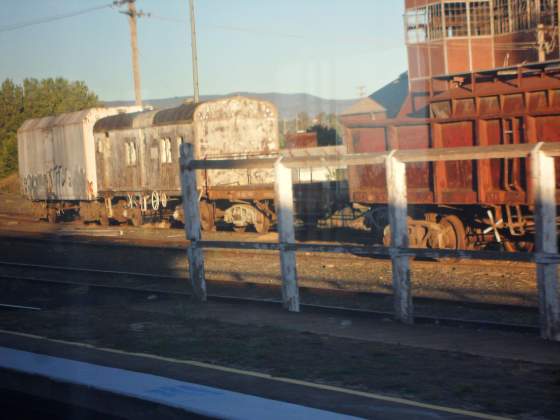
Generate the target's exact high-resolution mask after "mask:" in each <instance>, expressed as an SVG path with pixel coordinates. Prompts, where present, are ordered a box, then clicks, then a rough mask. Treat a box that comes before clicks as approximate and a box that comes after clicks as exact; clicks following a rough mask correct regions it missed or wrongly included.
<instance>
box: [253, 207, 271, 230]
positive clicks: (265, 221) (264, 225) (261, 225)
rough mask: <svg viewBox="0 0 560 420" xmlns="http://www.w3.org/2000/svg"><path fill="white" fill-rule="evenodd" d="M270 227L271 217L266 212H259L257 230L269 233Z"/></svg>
mask: <svg viewBox="0 0 560 420" xmlns="http://www.w3.org/2000/svg"><path fill="white" fill-rule="evenodd" d="M269 229H270V219H269V218H268V217H266V215H265V214H264V213H261V212H259V213H258V215H257V221H256V223H255V230H256V231H257V233H261V234H265V233H268V231H269Z"/></svg>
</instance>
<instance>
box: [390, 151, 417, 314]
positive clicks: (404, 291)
mask: <svg viewBox="0 0 560 420" xmlns="http://www.w3.org/2000/svg"><path fill="white" fill-rule="evenodd" d="M394 155H395V152H394V151H393V152H392V153H391V154H390V155H389V156H388V157H387V160H386V176H387V194H388V203H389V223H390V226H391V247H392V248H393V254H392V256H391V261H392V273H393V294H394V310H395V318H396V319H397V320H398V321H401V322H403V323H405V324H412V323H414V313H413V312H414V310H413V305H412V293H411V287H410V261H409V259H410V256H408V255H403V254H402V251H400V250H399V248H408V221H407V218H408V215H407V206H408V203H407V197H406V194H407V193H406V164H405V163H404V162H401V161H400V160H398V159H397V158H396V157H395V156H394Z"/></svg>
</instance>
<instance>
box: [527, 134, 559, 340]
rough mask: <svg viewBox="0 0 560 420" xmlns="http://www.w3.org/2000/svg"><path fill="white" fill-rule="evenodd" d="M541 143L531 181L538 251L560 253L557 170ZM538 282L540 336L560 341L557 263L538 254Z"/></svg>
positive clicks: (533, 161) (534, 157) (535, 156)
mask: <svg viewBox="0 0 560 420" xmlns="http://www.w3.org/2000/svg"><path fill="white" fill-rule="evenodd" d="M541 147H542V143H539V144H538V145H537V146H536V147H535V149H534V150H533V152H532V153H531V183H532V191H533V199H534V204H535V218H536V220H535V222H536V232H535V245H536V250H537V253H547V254H556V253H558V242H557V232H556V172H555V168H554V158H552V157H550V156H548V155H546V153H545V152H543V151H542V150H541ZM544 261H546V260H544ZM537 282H538V285H537V286H538V294H539V312H540V327H541V336H542V337H543V338H545V339H548V340H555V341H560V296H559V295H558V274H557V264H550V263H546V262H543V261H541V259H540V258H539V257H538V255H537Z"/></svg>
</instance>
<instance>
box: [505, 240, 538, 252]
mask: <svg viewBox="0 0 560 420" xmlns="http://www.w3.org/2000/svg"><path fill="white" fill-rule="evenodd" d="M504 249H505V250H506V251H507V252H533V251H534V250H535V244H534V243H533V242H529V241H504Z"/></svg>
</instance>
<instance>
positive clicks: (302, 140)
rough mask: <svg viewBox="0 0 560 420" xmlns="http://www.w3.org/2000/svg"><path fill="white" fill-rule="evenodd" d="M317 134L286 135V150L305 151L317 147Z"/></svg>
mask: <svg viewBox="0 0 560 420" xmlns="http://www.w3.org/2000/svg"><path fill="white" fill-rule="evenodd" d="M318 145H319V144H318V141H317V133H288V134H286V149H305V148H307V147H317V146H318Z"/></svg>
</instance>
